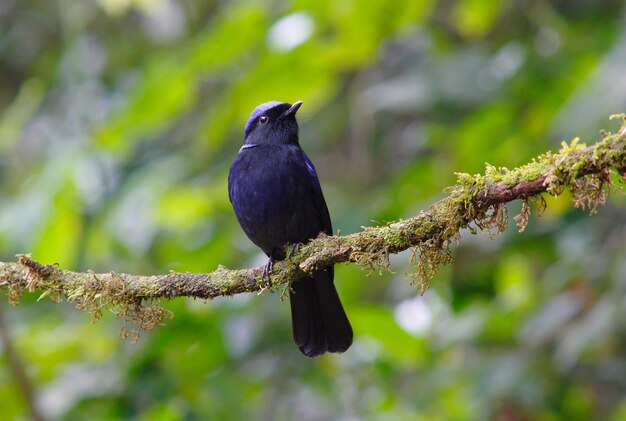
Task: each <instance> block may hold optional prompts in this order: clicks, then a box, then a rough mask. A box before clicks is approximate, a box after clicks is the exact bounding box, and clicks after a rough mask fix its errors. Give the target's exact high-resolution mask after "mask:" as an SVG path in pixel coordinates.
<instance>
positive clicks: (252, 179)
mask: <svg viewBox="0 0 626 421" xmlns="http://www.w3.org/2000/svg"><path fill="white" fill-rule="evenodd" d="M301 104H302V103H301V102H296V103H295V104H293V105H291V104H288V103H285V102H276V101H272V102H267V103H265V104H262V105H260V106H258V107H257V108H256V109H255V110H254V112H253V113H252V115H251V116H250V119H249V120H248V122H247V124H246V127H245V130H244V143H243V146H242V147H241V149H240V150H239V154H238V155H237V157H236V158H235V161H234V162H233V165H232V166H231V168H230V173H229V175H228V194H229V197H230V201H231V202H232V204H233V208H234V210H235V214H236V215H237V220H238V221H239V224H240V225H241V227H242V228H243V230H244V232H245V233H246V235H247V236H248V238H250V240H252V242H253V243H254V244H256V245H257V246H259V247H260V248H261V250H263V252H264V253H265V254H266V255H267V256H268V257H269V258H270V261H272V260H281V259H284V258H285V247H286V246H288V245H290V244H298V243H304V242H306V241H308V240H309V239H311V238H314V237H316V236H317V235H318V234H319V233H320V232H325V233H326V234H328V235H332V225H331V221H330V215H329V213H328V208H327V206H326V202H325V200H324V195H323V194H322V188H321V186H320V183H319V180H318V178H317V173H316V171H315V168H314V167H313V164H312V163H311V161H310V160H309V158H308V157H307V156H306V154H305V153H304V151H303V150H302V149H301V148H300V144H299V142H298V123H297V122H296V118H295V114H296V111H297V110H298V108H300V105H301ZM333 278H334V272H333V268H332V267H328V268H326V269H325V270H322V271H320V272H317V273H316V274H315V275H313V276H312V277H309V278H304V279H301V280H299V281H296V282H294V283H293V285H292V288H293V291H292V292H291V293H290V295H289V298H290V302H291V316H292V327H293V337H294V341H295V342H296V345H298V347H299V348H300V351H302V353H303V354H305V355H307V356H309V357H315V356H317V355H321V354H323V353H325V352H326V351H328V352H344V351H345V350H347V349H348V348H349V347H350V345H351V344H352V327H351V326H350V322H349V321H348V318H347V316H346V313H345V311H344V309H343V306H342V305H341V301H340V300H339V296H338V295H337V290H336V289H335V286H334V283H333Z"/></svg>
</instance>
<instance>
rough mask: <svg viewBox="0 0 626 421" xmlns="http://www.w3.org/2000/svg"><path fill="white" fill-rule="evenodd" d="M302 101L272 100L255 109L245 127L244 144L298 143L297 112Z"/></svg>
mask: <svg viewBox="0 0 626 421" xmlns="http://www.w3.org/2000/svg"><path fill="white" fill-rule="evenodd" d="M301 105H302V101H298V102H295V103H294V104H289V103H288V102H278V101H270V102H266V103H264V104H261V105H259V106H258V107H256V108H255V109H254V111H253V112H252V114H251V115H250V118H249V119H248V122H247V123H246V128H245V129H244V136H243V139H244V142H243V143H244V146H245V145H261V144H289V143H291V144H296V145H297V144H298V122H297V121H296V112H297V111H298V108H300V106H301Z"/></svg>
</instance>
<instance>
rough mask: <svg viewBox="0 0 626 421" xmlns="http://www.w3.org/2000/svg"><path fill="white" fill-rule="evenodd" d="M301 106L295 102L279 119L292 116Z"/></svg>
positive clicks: (298, 102) (300, 102)
mask: <svg viewBox="0 0 626 421" xmlns="http://www.w3.org/2000/svg"><path fill="white" fill-rule="evenodd" d="M301 105H302V101H297V102H295V103H294V104H293V105H292V106H291V108H289V109H288V110H287V111H285V112H284V113H283V115H282V116H281V117H288V116H290V115H294V114H295V113H296V111H298V108H300V106H301Z"/></svg>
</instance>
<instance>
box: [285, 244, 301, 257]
mask: <svg viewBox="0 0 626 421" xmlns="http://www.w3.org/2000/svg"><path fill="white" fill-rule="evenodd" d="M303 245H304V243H293V244H292V245H291V248H290V249H289V253H287V259H290V258H291V256H293V255H294V254H296V252H297V251H298V250H300V247H302V246H303Z"/></svg>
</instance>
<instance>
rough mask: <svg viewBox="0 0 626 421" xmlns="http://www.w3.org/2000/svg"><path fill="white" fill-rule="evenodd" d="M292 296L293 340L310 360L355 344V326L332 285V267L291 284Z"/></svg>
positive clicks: (290, 297)
mask: <svg viewBox="0 0 626 421" xmlns="http://www.w3.org/2000/svg"><path fill="white" fill-rule="evenodd" d="M292 289H293V290H292V291H291V293H290V294H289V300H290V302H291V322H292V327H293V339H294V341H295V342H296V345H298V348H300V351H301V352H302V353H303V354H304V355H306V356H307V357H316V356H318V355H322V354H323V353H325V352H327V351H328V352H344V351H345V350H347V349H348V348H350V345H352V326H350V322H349V321H348V317H347V316H346V312H345V311H344V310H343V306H342V305H341V301H340V300H339V295H338V294H337V290H336V289H335V285H334V283H333V268H332V267H331V268H327V269H326V270H323V271H320V272H317V273H316V274H315V275H313V276H312V277H310V278H303V279H300V280H299V281H296V282H294V283H293V284H292Z"/></svg>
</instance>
